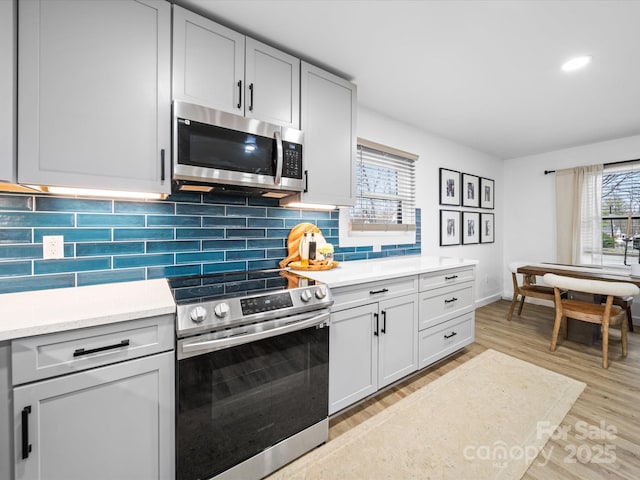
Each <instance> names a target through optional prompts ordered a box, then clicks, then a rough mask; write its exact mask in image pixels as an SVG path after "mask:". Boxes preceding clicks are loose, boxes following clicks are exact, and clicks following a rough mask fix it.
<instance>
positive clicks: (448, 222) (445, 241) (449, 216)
mask: <svg viewBox="0 0 640 480" xmlns="http://www.w3.org/2000/svg"><path fill="white" fill-rule="evenodd" d="M447 245H460V212H459V211H456V210H440V246H441V247H444V246H447Z"/></svg>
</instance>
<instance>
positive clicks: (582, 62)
mask: <svg viewBox="0 0 640 480" xmlns="http://www.w3.org/2000/svg"><path fill="white" fill-rule="evenodd" d="M589 63H591V57H590V56H589V55H583V56H581V57H574V58H572V59H570V60H567V61H566V62H564V63H563V64H562V71H563V72H573V71H575V70H580V69H581V68H584V67H586V66H587V65H589Z"/></svg>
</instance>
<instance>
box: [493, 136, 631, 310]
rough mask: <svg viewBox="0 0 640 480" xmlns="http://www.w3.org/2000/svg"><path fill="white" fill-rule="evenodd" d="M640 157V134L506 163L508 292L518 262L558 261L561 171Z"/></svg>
mask: <svg viewBox="0 0 640 480" xmlns="http://www.w3.org/2000/svg"><path fill="white" fill-rule="evenodd" d="M638 158H640V135H636V136H633V137H626V138H621V139H618V140H611V141H607V142H600V143H593V144H589V145H583V146H580V147H575V148H568V149H564V150H556V151H554V152H549V153H544V154H540V155H532V156H528V157H521V158H516V159H512V160H507V161H505V162H504V198H505V202H504V210H503V211H504V218H505V219H508V220H505V228H504V265H505V268H504V272H503V275H504V296H505V297H507V298H510V297H511V296H512V295H513V288H512V283H511V276H510V273H509V272H508V271H507V267H508V265H509V263H510V262H512V261H519V260H525V261H533V262H553V261H555V260H556V216H555V210H556V207H555V197H556V195H555V177H554V175H553V174H549V175H545V174H544V171H545V170H560V169H563V168H572V167H577V166H584V165H595V164H597V163H610V162H617V161H623V160H634V159H638Z"/></svg>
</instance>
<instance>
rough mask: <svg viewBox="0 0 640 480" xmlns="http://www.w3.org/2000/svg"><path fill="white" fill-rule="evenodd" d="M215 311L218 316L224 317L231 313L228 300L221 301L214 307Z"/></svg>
mask: <svg viewBox="0 0 640 480" xmlns="http://www.w3.org/2000/svg"><path fill="white" fill-rule="evenodd" d="M213 313H215V314H216V317H218V318H224V317H226V316H227V315H228V314H229V304H228V303H226V302H221V303H219V304H217V305H216V306H215V307H213Z"/></svg>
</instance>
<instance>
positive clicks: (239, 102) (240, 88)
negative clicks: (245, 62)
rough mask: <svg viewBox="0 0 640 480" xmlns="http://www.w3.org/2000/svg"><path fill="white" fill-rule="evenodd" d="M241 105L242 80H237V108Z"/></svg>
mask: <svg viewBox="0 0 640 480" xmlns="http://www.w3.org/2000/svg"><path fill="white" fill-rule="evenodd" d="M240 107H242V80H238V108H240Z"/></svg>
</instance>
